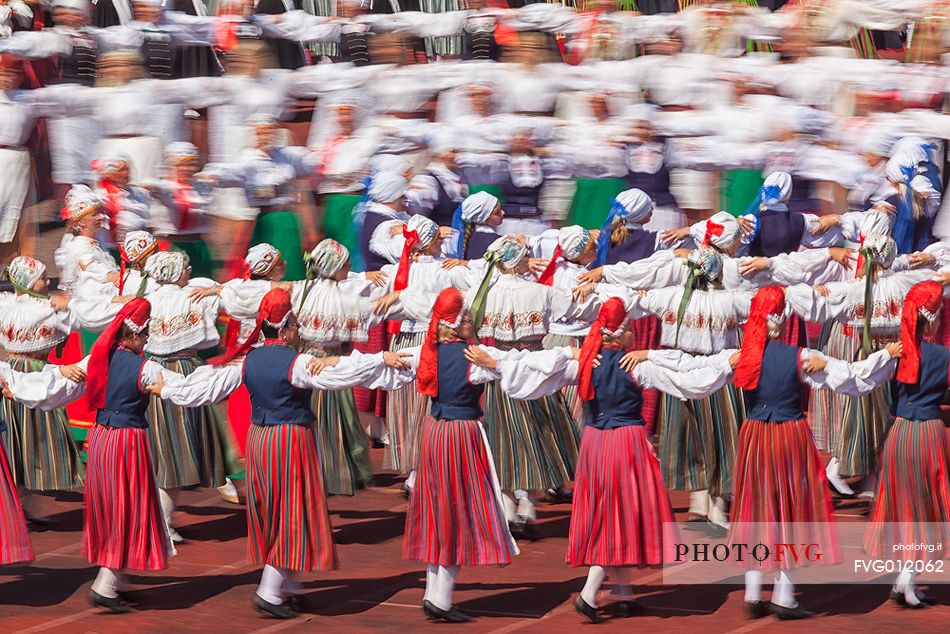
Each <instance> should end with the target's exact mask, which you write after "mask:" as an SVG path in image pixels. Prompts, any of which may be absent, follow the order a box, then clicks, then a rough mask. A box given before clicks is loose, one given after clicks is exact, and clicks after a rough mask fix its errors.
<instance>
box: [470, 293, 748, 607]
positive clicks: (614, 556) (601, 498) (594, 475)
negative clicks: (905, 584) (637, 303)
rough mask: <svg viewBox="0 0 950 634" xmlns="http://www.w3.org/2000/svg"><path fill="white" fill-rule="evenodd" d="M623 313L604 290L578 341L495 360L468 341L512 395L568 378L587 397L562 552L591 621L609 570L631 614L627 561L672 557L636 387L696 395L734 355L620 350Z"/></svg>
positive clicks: (668, 510)
mask: <svg viewBox="0 0 950 634" xmlns="http://www.w3.org/2000/svg"><path fill="white" fill-rule="evenodd" d="M627 321H628V317H627V311H626V308H625V306H624V304H623V301H622V300H620V299H618V298H611V299H608V300H606V301H605V302H604V305H603V307H602V308H601V310H600V313H599V315H598V317H597V319H596V320H595V321H594V322H593V324H592V325H591V327H590V329H589V331H588V333H587V335H586V337H585V338H584V343H583V345H582V347H581V349H580V351H577V350H576V349H570V348H555V349H553V350H550V351H545V352H530V353H522V354H521V355H520V356H515V355H510V356H509V357H508V358H503V359H501V360H499V361H495V360H494V359H492V358H491V357H489V356H488V355H486V354H483V353H479V352H477V351H475V350H473V351H472V352H471V353H470V356H471V357H472V358H475V359H477V360H478V362H480V363H485V365H487V366H488V367H490V368H497V371H498V372H499V373H500V374H501V377H502V378H501V381H502V388H503V389H505V390H506V391H508V392H509V393H511V394H512V395H513V396H515V397H520V398H536V397H538V396H541V395H543V394H550V393H551V392H552V391H554V390H557V389H559V387H561V386H563V385H566V384H577V385H578V393H579V397H580V398H582V399H584V400H585V401H586V402H587V403H588V413H587V419H586V425H585V427H584V432H583V436H582V438H581V450H580V456H579V457H578V462H577V476H576V481H575V488H574V501H573V508H572V511H571V528H570V535H569V539H568V548H567V557H566V561H567V563H568V564H570V565H572V566H590V570H589V572H588V576H587V582H586V583H585V585H584V589H583V590H582V591H581V593H580V596H578V597H577V599H576V600H575V601H574V607H575V609H576V610H577V611H578V613H580V614H582V615H584V616H585V617H587V618H588V619H589V620H591V621H592V622H594V623H599V622H601V621H603V617H602V616H601V614H599V611H598V603H597V594H598V591H599V590H600V586H601V584H602V583H603V581H604V579H605V578H606V577H607V576H608V575H609V576H610V578H611V579H612V580H613V581H615V582H616V583H617V586H618V588H617V589H618V594H619V598H620V602H619V604H618V605H617V606H616V612H617V613H618V614H619V615H622V616H632V615H633V614H635V613H636V612H637V611H638V609H639V604H638V603H637V602H636V600H635V598H634V595H633V592H632V591H631V588H630V585H629V583H630V582H629V579H630V577H629V568H630V567H631V566H656V565H660V564H662V563H663V562H665V561H671V560H672V556H673V550H672V545H673V544H675V543H677V542H678V541H679V539H678V538H679V531H678V529H677V526H676V523H675V522H676V519H675V517H674V515H673V509H672V507H671V505H670V498H669V495H668V493H667V491H666V485H665V484H664V483H663V475H662V472H661V468H660V463H659V461H658V460H657V459H656V456H655V454H654V453H653V444H652V441H651V439H650V437H649V436H648V435H647V433H646V431H645V424H644V420H643V417H642V415H641V407H642V403H643V398H642V396H643V394H642V392H643V389H644V388H646V387H653V388H657V389H660V390H663V391H664V392H667V393H669V394H671V395H673V396H675V397H677V398H694V399H697V398H702V397H704V396H706V395H708V394H711V393H713V392H715V391H717V390H719V389H720V388H721V387H722V386H723V385H724V384H725V382H726V380H728V378H729V377H730V376H731V374H732V368H731V367H730V363H734V362H735V360H736V359H735V357H733V355H732V354H731V353H732V351H730V352H729V353H720V354H719V355H717V356H715V357H697V358H696V359H693V358H692V357H690V356H689V355H684V354H683V353H681V352H679V351H677V350H667V351H658V350H651V351H646V350H642V351H637V352H632V353H630V354H629V355H627V356H625V354H626V351H627V349H628V348H627V344H629V341H630V339H629V337H627V336H625V335H626V334H628V333H627V331H626V328H625V326H626V323H627Z"/></svg>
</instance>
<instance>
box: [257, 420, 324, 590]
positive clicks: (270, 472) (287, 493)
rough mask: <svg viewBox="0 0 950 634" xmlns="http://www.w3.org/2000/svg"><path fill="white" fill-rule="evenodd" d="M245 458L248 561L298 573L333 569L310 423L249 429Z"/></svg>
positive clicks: (321, 476) (321, 484)
mask: <svg viewBox="0 0 950 634" xmlns="http://www.w3.org/2000/svg"><path fill="white" fill-rule="evenodd" d="M245 460H246V462H245V467H246V477H247V557H248V561H250V562H251V563H255V564H269V565H271V566H274V567H275V568H287V569H289V570H297V571H301V572H310V571H314V570H333V569H335V568H336V567H337V559H336V548H335V547H334V545H333V534H332V529H331V528H330V515H329V513H328V511H327V500H326V494H325V493H324V489H323V470H322V468H321V466H320V456H319V453H318V452H317V440H316V434H315V433H314V429H313V425H251V428H250V431H248V434H247V454H246V458H245Z"/></svg>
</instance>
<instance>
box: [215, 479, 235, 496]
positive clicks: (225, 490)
mask: <svg viewBox="0 0 950 634" xmlns="http://www.w3.org/2000/svg"><path fill="white" fill-rule="evenodd" d="M218 491H219V492H220V493H221V495H233V496H234V497H237V489H236V488H235V487H234V483H233V482H231V478H225V479H224V485H223V486H219V487H218Z"/></svg>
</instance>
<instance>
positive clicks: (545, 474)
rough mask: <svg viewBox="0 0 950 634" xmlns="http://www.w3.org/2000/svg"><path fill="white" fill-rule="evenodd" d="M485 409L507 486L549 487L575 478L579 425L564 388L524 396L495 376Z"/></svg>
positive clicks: (490, 437)
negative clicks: (512, 391) (535, 396)
mask: <svg viewBox="0 0 950 634" xmlns="http://www.w3.org/2000/svg"><path fill="white" fill-rule="evenodd" d="M484 409H485V430H486V432H487V435H488V444H489V446H490V447H491V452H492V455H493V457H494V460H495V472H496V473H497V474H498V481H499V483H500V484H501V489H502V491H513V490H515V489H524V490H526V491H544V490H546V489H550V488H557V487H559V486H561V485H562V484H564V483H566V482H570V481H571V480H573V479H574V467H575V465H576V464H577V446H578V442H577V441H578V434H577V426H576V425H575V424H574V421H573V420H572V418H571V411H570V409H569V408H568V406H567V402H566V401H565V400H564V396H563V395H562V394H561V393H560V392H559V393H557V394H554V395H553V396H546V397H544V398H539V399H537V400H534V401H522V400H518V399H513V398H511V397H510V396H508V395H507V394H506V393H505V392H503V391H502V389H501V385H500V384H499V383H498V382H497V381H493V382H491V383H489V384H488V385H486V386H485V399H484Z"/></svg>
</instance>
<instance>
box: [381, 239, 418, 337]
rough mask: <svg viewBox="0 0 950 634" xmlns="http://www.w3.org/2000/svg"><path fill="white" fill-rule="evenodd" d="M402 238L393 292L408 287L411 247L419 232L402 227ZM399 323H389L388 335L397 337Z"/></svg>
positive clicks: (414, 243) (415, 241)
mask: <svg viewBox="0 0 950 634" xmlns="http://www.w3.org/2000/svg"><path fill="white" fill-rule="evenodd" d="M402 237H403V238H404V239H405V242H404V243H403V245H402V255H400V256H399V266H398V267H397V268H396V279H394V280H393V290H394V291H402V290H405V289H406V287H407V286H409V264H410V263H411V262H412V247H414V246H416V243H417V242H419V232H417V231H416V230H415V229H410V228H409V227H408V226H406V225H403V227H402ZM400 323H401V322H398V321H390V322H389V327H388V331H389V334H391V335H398V334H399V328H400Z"/></svg>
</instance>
